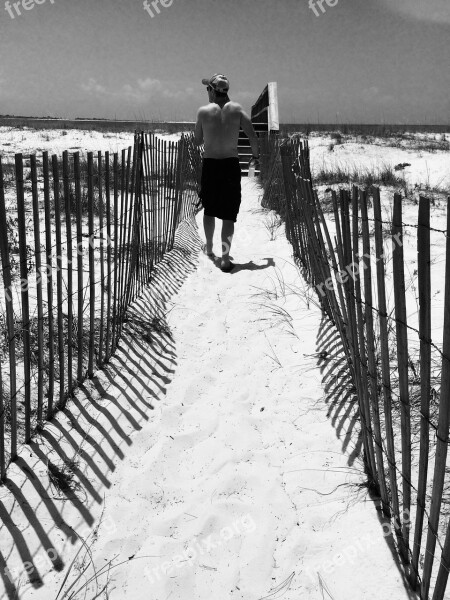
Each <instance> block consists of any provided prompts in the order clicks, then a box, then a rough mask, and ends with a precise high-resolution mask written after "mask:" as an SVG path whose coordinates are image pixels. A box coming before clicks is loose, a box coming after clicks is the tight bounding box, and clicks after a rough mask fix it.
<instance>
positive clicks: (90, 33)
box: [0, 0, 450, 124]
mask: <svg viewBox="0 0 450 600" xmlns="http://www.w3.org/2000/svg"><path fill="white" fill-rule="evenodd" d="M155 1H156V0H155ZM158 1H159V4H156V6H157V8H155V7H154V6H153V7H152V5H151V4H149V5H148V6H149V8H148V10H146V9H145V8H144V3H143V0H20V3H17V2H16V3H14V0H12V2H11V3H10V4H9V5H8V6H9V8H8V6H7V5H5V3H4V2H5V0H0V53H1V60H0V114H14V115H26V116H47V115H49V116H55V117H62V118H73V117H97V118H98V117H102V118H117V119H139V120H140V119H144V120H187V121H193V120H195V116H196V113H197V109H198V107H199V106H200V105H201V104H204V103H206V102H207V93H206V89H205V87H204V86H202V84H201V79H202V78H204V77H208V76H211V75H213V74H214V73H217V72H220V73H224V74H225V75H226V76H228V78H229V80H230V97H231V98H232V99H233V100H236V101H237V102H240V103H241V104H242V105H243V106H244V108H245V109H246V110H247V111H248V112H250V110H251V106H252V104H254V103H255V101H256V99H257V98H258V96H259V94H260V93H261V91H262V90H263V88H264V86H265V85H266V84H267V82H269V81H276V82H277V83H278V96H279V109H280V121H281V122H282V123H398V124H406V123H409V124H450V93H449V92H450V68H449V65H450V1H449V0H322V1H321V0H158ZM37 2H39V4H38V3H37ZM13 4H16V8H14V6H13ZM22 4H24V5H25V6H26V7H28V8H27V9H26V8H24V6H22ZM320 4H322V9H321V8H320ZM17 9H18V11H19V12H20V15H19V14H18V13H17ZM158 11H159V12H158ZM152 15H153V16H152ZM13 17H14V18H13Z"/></svg>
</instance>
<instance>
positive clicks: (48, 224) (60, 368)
mask: <svg viewBox="0 0 450 600" xmlns="http://www.w3.org/2000/svg"><path fill="white" fill-rule="evenodd" d="M199 166H200V152H199V150H198V148H196V147H195V145H194V143H193V139H192V136H190V135H187V136H183V137H182V138H181V140H180V141H179V142H177V143H175V142H166V141H164V140H162V139H160V138H157V137H156V136H155V135H154V134H151V133H144V132H141V133H136V135H135V140H134V146H133V147H130V148H128V149H126V150H124V151H123V152H121V153H120V154H119V153H115V154H113V155H111V154H110V153H109V152H106V153H103V152H98V153H95V154H94V153H92V152H89V153H88V154H87V156H82V155H81V154H80V153H78V152H75V153H74V154H69V153H68V152H64V153H63V155H62V157H59V156H57V155H53V156H51V157H49V156H48V154H47V153H44V154H43V155H42V156H35V155H32V156H30V157H28V156H23V155H22V154H16V156H15V163H14V165H11V164H5V163H4V161H3V160H2V158H1V157H0V254H1V266H2V269H1V273H0V480H4V478H5V477H6V473H7V467H8V464H9V463H10V462H11V461H12V460H14V459H15V458H16V456H17V452H18V447H19V444H21V443H26V442H29V441H30V439H31V437H32V435H33V433H34V432H35V431H36V430H37V429H38V428H39V427H42V426H43V423H44V420H45V419H51V418H52V417H53V415H54V414H55V411H57V410H58V409H61V408H63V407H64V406H65V404H66V402H67V400H68V399H69V398H70V397H71V396H72V394H73V393H74V391H75V389H76V387H77V386H78V385H79V384H80V383H81V382H82V381H83V380H84V379H85V378H86V377H92V375H93V374H94V372H95V371H96V370H97V369H100V368H101V367H102V366H103V365H105V363H107V362H108V361H109V359H110V358H111V356H112V355H113V354H114V351H115V350H116V348H117V346H118V344H119V341H120V338H121V333H122V329H123V324H124V323H125V322H126V320H127V310H128V308H129V306H130V304H131V303H132V302H133V301H134V300H135V299H136V298H137V296H138V295H139V294H140V293H141V291H142V289H143V288H144V286H146V285H147V284H148V283H149V282H150V281H151V278H152V271H153V269H154V267H155V265H156V264H157V263H158V262H160V261H161V260H162V258H163V256H164V254H165V253H166V252H169V251H170V250H171V249H172V248H173V245H174V240H175V232H176V230H177V227H178V225H179V224H180V222H181V221H183V220H184V219H187V218H190V217H191V216H192V215H193V214H194V213H195V207H194V203H195V202H196V200H197V185H198V180H199Z"/></svg>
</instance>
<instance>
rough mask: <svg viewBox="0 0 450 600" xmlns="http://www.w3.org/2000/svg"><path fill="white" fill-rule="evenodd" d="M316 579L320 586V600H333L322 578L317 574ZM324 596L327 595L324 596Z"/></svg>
mask: <svg viewBox="0 0 450 600" xmlns="http://www.w3.org/2000/svg"><path fill="white" fill-rule="evenodd" d="M317 577H318V578H319V585H320V591H321V592H322V598H323V600H327V598H328V599H331V600H335V597H334V596H333V595H332V594H331V592H330V590H329V589H328V586H327V584H326V583H325V581H324V579H323V577H322V576H321V575H320V573H317ZM325 594H327V595H326V596H325Z"/></svg>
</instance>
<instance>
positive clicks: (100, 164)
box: [97, 152, 105, 367]
mask: <svg viewBox="0 0 450 600" xmlns="http://www.w3.org/2000/svg"><path fill="white" fill-rule="evenodd" d="M97 162H98V228H99V237H100V335H99V342H98V365H99V367H101V366H102V365H103V341H104V327H105V323H104V321H105V263H104V261H105V249H104V243H103V237H104V236H103V186H102V178H103V157H102V153H101V152H98V154H97Z"/></svg>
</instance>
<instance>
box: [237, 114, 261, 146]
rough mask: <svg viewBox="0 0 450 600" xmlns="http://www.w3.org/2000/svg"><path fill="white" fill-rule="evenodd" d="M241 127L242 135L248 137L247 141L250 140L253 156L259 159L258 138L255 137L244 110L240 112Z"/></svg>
mask: <svg viewBox="0 0 450 600" xmlns="http://www.w3.org/2000/svg"><path fill="white" fill-rule="evenodd" d="M241 127H242V129H243V131H244V133H245V134H246V135H247V136H248V139H249V140H250V145H251V147H252V152H253V156H255V157H259V140H258V136H257V135H256V132H255V130H254V128H253V124H252V122H251V119H250V117H249V116H248V115H247V113H246V112H245V111H244V110H242V112H241Z"/></svg>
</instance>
